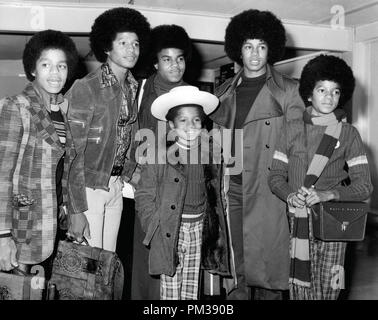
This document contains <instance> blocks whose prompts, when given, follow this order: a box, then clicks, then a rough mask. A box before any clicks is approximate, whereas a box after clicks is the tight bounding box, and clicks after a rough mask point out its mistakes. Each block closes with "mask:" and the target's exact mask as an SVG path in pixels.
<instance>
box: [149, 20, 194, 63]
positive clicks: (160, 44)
mask: <svg viewBox="0 0 378 320" xmlns="http://www.w3.org/2000/svg"><path fill="white" fill-rule="evenodd" d="M166 48H177V49H181V50H182V51H183V52H184V57H185V61H189V60H190V59H191V57H192V42H191V40H190V38H189V36H188V34H187V33H186V31H185V29H184V28H182V27H180V26H178V25H175V24H171V25H168V24H163V25H160V26H157V27H155V28H153V29H152V30H151V62H152V63H153V64H155V63H156V62H157V54H158V53H159V52H160V51H161V50H163V49H166Z"/></svg>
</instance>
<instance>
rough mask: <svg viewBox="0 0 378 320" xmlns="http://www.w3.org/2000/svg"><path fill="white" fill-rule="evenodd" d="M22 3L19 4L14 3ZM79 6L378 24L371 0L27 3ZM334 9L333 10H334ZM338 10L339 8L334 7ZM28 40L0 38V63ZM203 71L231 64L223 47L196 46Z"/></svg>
mask: <svg viewBox="0 0 378 320" xmlns="http://www.w3.org/2000/svg"><path fill="white" fill-rule="evenodd" d="M16 2H22V1H16ZM27 2H28V3H30V2H39V3H42V2H49V3H54V2H57V3H62V2H65V3H74V4H77V3H80V4H88V3H91V4H104V3H108V4H112V5H116V4H122V5H124V4H129V5H133V4H134V5H137V6H141V7H145V8H151V9H158V10H170V9H172V10H179V11H180V10H185V11H190V12H197V13H206V14H212V15H217V14H218V15H222V16H229V17H231V16H233V15H235V14H237V13H239V12H241V11H243V10H246V9H250V8H254V9H259V10H269V11H272V12H273V13H275V14H276V15H277V16H278V17H279V18H281V19H282V20H285V21H290V22H292V21H298V22H306V23H313V24H329V23H330V22H331V20H332V19H334V18H333V17H334V13H335V11H332V10H339V12H340V10H342V11H343V12H344V22H345V26H347V27H354V26H359V25H363V24H368V23H372V22H375V21H378V1H371V0H316V1H315V0H259V1H256V0H65V1H56V0H49V1H27ZM335 6H336V7H335ZM337 6H338V7H337ZM29 37H30V36H28V35H23V34H0V59H2V60H4V59H12V60H14V59H21V57H22V51H23V48H24V45H25V43H26V42H27V41H28V39H29ZM73 39H74V41H75V43H76V45H77V47H78V50H79V53H80V55H82V56H87V55H88V54H89V52H90V50H89V45H88V37H87V36H85V35H84V36H77V35H75V36H73ZM195 46H196V48H197V49H198V51H199V52H200V54H201V56H202V60H203V62H204V66H205V67H206V68H214V67H217V66H219V65H222V64H225V63H228V62H230V60H229V59H228V58H227V57H226V56H225V53H224V50H223V45H222V44H216V43H214V44H212V43H200V42H196V43H195Z"/></svg>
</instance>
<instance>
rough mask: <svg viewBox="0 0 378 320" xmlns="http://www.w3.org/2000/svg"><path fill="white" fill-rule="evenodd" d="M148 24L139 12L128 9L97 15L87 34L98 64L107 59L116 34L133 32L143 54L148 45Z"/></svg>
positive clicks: (121, 8)
mask: <svg viewBox="0 0 378 320" xmlns="http://www.w3.org/2000/svg"><path fill="white" fill-rule="evenodd" d="M150 31H151V29H150V24H149V22H148V21H147V19H146V17H145V16H144V15H142V14H141V13H140V12H139V11H137V10H134V9H130V8H123V7H119V8H113V9H110V10H107V11H105V12H104V13H102V14H101V15H99V16H98V17H97V18H96V20H95V21H94V23H93V25H92V29H91V32H90V34H89V42H90V47H91V49H92V51H93V53H94V55H95V57H96V59H97V60H98V61H100V62H105V61H106V59H107V55H106V53H105V52H106V51H111V50H112V47H113V41H114V40H115V38H116V36H117V33H120V32H134V33H135V34H136V35H137V36H138V38H139V45H140V54H141V55H142V54H144V52H145V51H146V50H145V49H146V48H147V46H148V43H149V36H150Z"/></svg>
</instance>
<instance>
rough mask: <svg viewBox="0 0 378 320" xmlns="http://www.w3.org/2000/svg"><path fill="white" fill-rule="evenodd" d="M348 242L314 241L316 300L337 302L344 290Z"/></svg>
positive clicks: (312, 287) (312, 280)
mask: <svg viewBox="0 0 378 320" xmlns="http://www.w3.org/2000/svg"><path fill="white" fill-rule="evenodd" d="M346 245H347V243H346V242H323V241H320V240H316V239H312V241H310V247H311V248H310V250H311V268H312V271H311V289H312V294H313V299H315V300H337V298H338V296H339V294H340V290H341V289H344V287H345V286H344V259H345V250H346Z"/></svg>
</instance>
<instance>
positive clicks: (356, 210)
mask: <svg viewBox="0 0 378 320" xmlns="http://www.w3.org/2000/svg"><path fill="white" fill-rule="evenodd" d="M367 211H368V204H367V203H365V202H333V201H327V202H320V203H318V204H315V205H313V206H312V207H311V213H312V216H311V218H312V229H313V235H314V237H315V238H318V239H320V240H323V241H362V240H363V239H364V237H365V228H366V220H367Z"/></svg>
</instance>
